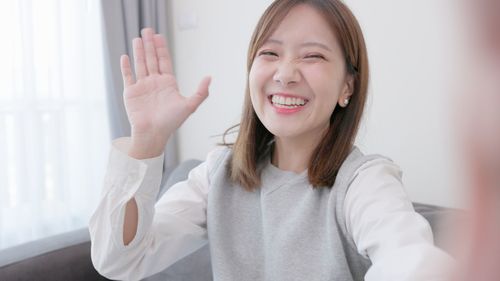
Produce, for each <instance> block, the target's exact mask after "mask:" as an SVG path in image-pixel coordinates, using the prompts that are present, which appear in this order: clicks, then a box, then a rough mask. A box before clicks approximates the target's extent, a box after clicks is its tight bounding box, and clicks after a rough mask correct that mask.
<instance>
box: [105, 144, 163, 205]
mask: <svg viewBox="0 0 500 281" xmlns="http://www.w3.org/2000/svg"><path fill="white" fill-rule="evenodd" d="M130 145H131V139H130V137H122V138H118V139H115V140H113V142H112V146H111V151H110V155H109V163H108V171H107V173H106V178H105V187H108V190H103V192H105V193H107V192H109V191H112V192H113V193H115V194H116V193H117V192H118V193H126V197H127V200H128V199H130V198H132V197H134V196H146V197H148V198H154V199H155V198H156V196H157V194H158V191H159V187H160V186H159V185H160V182H161V177H162V174H163V160H164V153H162V154H161V155H159V156H157V157H154V158H148V159H141V160H139V159H135V158H133V157H130V156H129V155H128V150H129V148H130Z"/></svg>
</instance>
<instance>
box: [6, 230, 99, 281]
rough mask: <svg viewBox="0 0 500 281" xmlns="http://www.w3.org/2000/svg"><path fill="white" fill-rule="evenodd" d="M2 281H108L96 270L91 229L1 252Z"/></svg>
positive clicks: (56, 236) (64, 234) (52, 237)
mask: <svg viewBox="0 0 500 281" xmlns="http://www.w3.org/2000/svg"><path fill="white" fill-rule="evenodd" d="M0 280H2V281H11V280H12V281H13V280H16V281H24V280H26V281H28V280H40V281H44V280H47V281H48V280H50V281H58V280H61V281H63V280H64V281H67V280H74V281H79V280H82V281H83V280H85V281H90V280H108V279H106V278H104V277H102V276H101V275H99V273H97V271H96V270H95V269H94V266H93V265H92V261H91V259H90V241H89V233H88V229H87V228H83V229H79V230H75V231H71V232H68V233H63V234H60V235H55V236H51V237H48V238H44V239H40V240H36V241H33V242H29V243H26V244H22V245H19V246H15V247H11V248H8V249H5V250H2V251H0Z"/></svg>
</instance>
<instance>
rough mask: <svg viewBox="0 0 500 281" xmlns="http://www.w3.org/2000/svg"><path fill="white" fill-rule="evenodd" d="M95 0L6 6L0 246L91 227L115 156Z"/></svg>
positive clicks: (0, 16) (0, 17) (1, 48)
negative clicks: (107, 169) (111, 148)
mask: <svg viewBox="0 0 500 281" xmlns="http://www.w3.org/2000/svg"><path fill="white" fill-rule="evenodd" d="M99 9H100V7H99V3H98V0H70V1H68V0H45V1H39V0H11V1H2V2H1V3H0V31H1V32H0V34H2V40H1V44H0V54H1V56H2V60H1V63H0V248H6V247H9V246H13V245H16V244H20V243H24V242H27V241H30V240H34V239H38V238H42V237H45V236H48V235H53V234H57V233H62V232H66V231H70V230H73V229H77V228H81V227H85V226H86V225H87V222H88V220H89V218H90V215H91V213H92V211H93V210H94V208H95V207H96V204H97V201H98V198H99V195H100V190H101V187H102V179H103V176H104V172H105V166H106V159H107V156H108V151H109V143H110V141H109V140H110V137H109V128H108V116H107V112H106V111H107V110H106V97H105V84H104V73H103V72H104V71H103V55H102V54H103V52H102V38H101V37H102V31H101V18H100V17H101V15H100V10H99Z"/></svg>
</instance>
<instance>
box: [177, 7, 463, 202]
mask: <svg viewBox="0 0 500 281" xmlns="http://www.w3.org/2000/svg"><path fill="white" fill-rule="evenodd" d="M447 1H448V0H441V1H435V0H421V1H412V0H405V1H401V0H378V1H360V0H347V1H346V3H347V4H348V5H349V6H350V7H351V8H352V10H353V12H354V14H355V15H356V16H357V18H358V20H359V21H360V23H361V26H362V28H363V31H364V34H365V38H366V41H367V45H368V52H369V58H370V64H371V73H372V76H371V88H370V95H371V98H370V101H369V104H368V107H367V111H366V115H365V121H366V122H365V123H364V124H363V126H362V129H361V131H360V134H359V137H358V142H357V143H358V145H359V146H360V147H361V148H362V150H363V151H364V152H365V153H380V154H383V155H387V156H389V157H390V158H392V159H394V160H395V161H396V162H397V163H398V164H400V165H401V167H402V168H403V171H404V182H405V184H406V188H407V190H408V193H409V195H410V197H411V199H412V200H414V201H419V202H425V203H432V204H439V205H446V206H459V205H462V198H461V197H462V196H461V194H462V192H461V191H460V190H461V189H462V187H461V186H462V184H461V183H462V179H461V178H460V177H459V175H460V174H461V173H459V171H458V165H457V164H456V163H457V161H458V157H456V151H455V150H454V149H453V145H454V142H453V140H452V126H451V125H452V122H451V121H450V99H453V96H452V95H451V94H450V91H449V89H448V87H449V84H450V83H449V82H448V81H449V80H450V74H451V71H452V70H453V62H454V59H453V55H454V52H452V51H453V50H454V48H453V40H454V32H453V31H454V30H453V28H452V27H453V24H452V15H451V13H450V10H449V7H450V5H452V4H448V3H447ZM271 2H272V1H270V0H259V1H255V0H254V1H234V0H233V1H230V0H213V1H202V0H171V1H170V12H171V17H170V28H171V29H170V38H171V41H172V42H170V43H171V44H170V45H171V47H172V48H173V51H172V52H173V53H174V65H175V71H176V74H177V78H178V82H179V86H180V89H181V91H182V92H183V94H185V95H188V94H191V93H193V92H194V90H195V89H196V87H197V85H198V82H199V81H200V79H201V78H202V77H203V76H204V75H207V74H209V75H212V77H213V84H212V86H211V92H210V97H209V98H208V100H207V101H206V102H205V103H204V104H203V105H202V106H201V107H200V108H199V110H198V111H197V112H196V113H195V114H194V115H193V116H191V117H190V119H189V120H188V121H187V122H186V123H185V124H184V125H183V126H182V127H181V128H180V130H179V133H178V140H179V146H180V155H179V157H180V160H185V159H189V158H199V159H204V157H205V155H206V153H207V152H208V151H209V150H210V149H211V148H212V147H213V146H214V144H216V143H217V142H219V141H220V138H218V137H211V136H214V135H217V134H221V133H222V132H223V131H224V130H225V129H226V128H228V127H229V126H231V125H234V124H236V123H237V122H238V121H239V117H240V112H241V107H242V103H243V92H244V88H245V83H246V77H245V74H246V71H245V69H246V65H245V64H246V52H247V48H248V42H249V40H250V36H251V33H252V31H253V28H254V26H255V24H256V23H257V20H258V18H259V17H260V15H261V14H262V12H263V11H264V10H265V8H266V7H267V5H269V4H270V3H271ZM194 16H196V19H197V26H196V27H194V28H191V29H182V28H181V27H182V26H181V25H182V22H183V21H185V20H187V19H189V18H193V17H194Z"/></svg>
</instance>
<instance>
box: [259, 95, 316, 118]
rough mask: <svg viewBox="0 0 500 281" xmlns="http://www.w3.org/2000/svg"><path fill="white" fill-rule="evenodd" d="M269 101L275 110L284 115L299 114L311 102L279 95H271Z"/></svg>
mask: <svg viewBox="0 0 500 281" xmlns="http://www.w3.org/2000/svg"><path fill="white" fill-rule="evenodd" d="M268 99H269V101H270V102H271V105H272V106H273V108H274V109H275V110H276V111H277V112H278V113H283V114H291V113H295V112H298V111H300V110H302V109H303V108H304V106H305V105H306V104H307V103H308V102H309V100H307V99H303V98H300V97H296V96H289V95H279V94H275V95H270V96H268Z"/></svg>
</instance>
